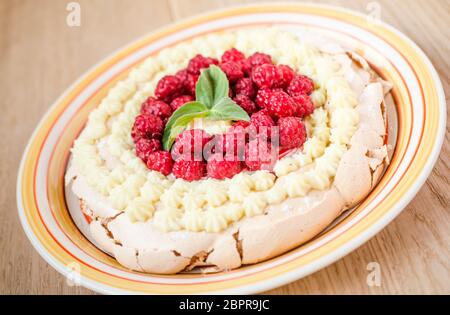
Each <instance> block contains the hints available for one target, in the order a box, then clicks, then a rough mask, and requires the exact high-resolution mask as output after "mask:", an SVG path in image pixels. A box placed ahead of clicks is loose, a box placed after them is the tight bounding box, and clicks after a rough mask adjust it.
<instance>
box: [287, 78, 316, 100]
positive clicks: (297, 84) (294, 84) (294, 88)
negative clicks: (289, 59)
mask: <svg viewBox="0 0 450 315" xmlns="http://www.w3.org/2000/svg"><path fill="white" fill-rule="evenodd" d="M313 89H314V83H313V81H312V80H311V79H310V78H308V77H307V76H305V75H298V76H296V77H294V78H293V79H292V81H291V83H290V84H289V86H288V88H287V92H288V93H289V94H290V95H291V96H298V95H300V94H310V93H311V92H312V91H313Z"/></svg>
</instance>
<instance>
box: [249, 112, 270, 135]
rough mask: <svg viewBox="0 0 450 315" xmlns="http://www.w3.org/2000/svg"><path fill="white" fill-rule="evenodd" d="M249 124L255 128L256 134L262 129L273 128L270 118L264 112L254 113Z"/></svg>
mask: <svg viewBox="0 0 450 315" xmlns="http://www.w3.org/2000/svg"><path fill="white" fill-rule="evenodd" d="M250 124H251V126H253V127H254V128H256V131H257V132H259V131H261V130H262V129H263V128H266V129H270V128H271V127H272V126H275V122H274V121H273V119H272V117H270V115H269V114H267V112H265V111H264V110H260V111H259V112H256V113H254V114H253V115H252V116H251V117H250Z"/></svg>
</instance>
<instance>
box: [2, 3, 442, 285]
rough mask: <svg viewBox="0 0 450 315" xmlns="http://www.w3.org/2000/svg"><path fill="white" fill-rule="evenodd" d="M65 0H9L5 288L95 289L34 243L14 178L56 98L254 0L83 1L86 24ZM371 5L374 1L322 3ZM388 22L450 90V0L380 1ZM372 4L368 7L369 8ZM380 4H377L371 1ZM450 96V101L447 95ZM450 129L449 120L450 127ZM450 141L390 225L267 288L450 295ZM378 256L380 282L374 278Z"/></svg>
mask: <svg viewBox="0 0 450 315" xmlns="http://www.w3.org/2000/svg"><path fill="white" fill-rule="evenodd" d="M69 2H70V1H61V0H40V1H34V0H23V1H20V0H3V1H0V109H1V112H0V161H1V164H0V183H1V185H0V293H3V294H5V293H21V294H30V293H34V294H90V293H92V292H91V291H90V290H87V289H84V288H81V287H70V286H68V285H67V284H66V280H65V278H64V277H63V276H61V275H60V274H59V273H58V272H56V271H55V270H54V269H53V268H51V267H50V266H49V265H48V264H47V263H46V262H45V261H44V260H43V259H42V258H41V257H40V256H39V255H38V253H37V252H36V251H35V250H34V249H33V248H32V246H31V244H30V242H29V241H28V239H27V238H26V236H25V234H24V232H23V230H22V228H21V225H20V222H19V218H18V215H17V209H16V197H15V179H16V174H17V169H18V165H19V160H20V157H21V155H22V152H23V150H24V147H25V144H26V142H27V140H28V138H29V137H30V135H31V132H32V131H33V129H34V128H35V126H36V124H37V123H38V121H39V119H40V118H41V117H42V115H43V114H44V112H45V111H46V110H47V109H48V107H49V106H50V104H52V103H53V101H54V100H55V99H56V98H57V97H58V96H59V94H60V93H62V91H64V90H65V89H66V88H67V86H68V85H69V84H71V83H72V82H73V81H74V80H75V79H77V78H78V77H79V76H80V75H81V74H82V73H83V72H84V71H86V70H87V69H88V68H89V67H90V66H92V65H93V64H94V63H96V62H97V61H98V60H100V59H101V58H103V57H105V56H106V55H107V54H109V53H110V52H111V51H113V50H115V49H117V48H119V47H121V46H122V45H124V44H126V43H128V42H130V41H131V40H133V39H135V38H136V37H138V36H141V35H143V34H146V33H148V32H150V31H152V30H154V29H155V28H157V27H160V26H163V25H166V24H168V23H171V22H173V21H177V20H179V19H181V18H185V17H188V16H191V15H194V14H198V13H201V12H204V11H207V10H211V9H217V8H223V7H226V6H229V5H235V4H239V3H242V2H247V1H232V0H227V1H225V0H223V1H220V0H216V1H213V0H194V1H192V0H190V1H186V0H171V1H160V0H155V1H150V0H133V1H132V2H131V1H121V0H79V1H78V3H79V4H80V5H81V27H73V28H71V27H68V26H67V25H66V17H67V14H68V12H67V11H66V5H67V3H69ZM320 2H325V3H330V4H337V5H342V6H344V7H348V8H351V9H355V10H358V11H361V12H366V13H367V12H371V11H370V10H373V5H374V4H373V3H372V4H369V1H365V0H349V1H344V0H340V1H339V0H335V1H320ZM377 4H379V5H380V7H379V8H380V9H381V18H382V20H384V21H386V22H388V23H390V24H392V25H393V26H394V27H397V28H398V29H400V30H401V31H403V32H404V33H405V34H406V35H408V36H409V37H410V38H412V39H413V40H414V41H415V42H416V43H417V44H418V45H419V46H420V47H421V48H422V49H423V50H424V51H425V52H426V54H427V55H428V56H429V57H430V59H431V61H432V62H433V64H434V65H435V67H436V68H437V70H438V72H439V74H440V76H441V80H442V83H443V84H444V89H445V91H446V94H447V101H448V96H449V95H450V87H449V73H450V61H449V58H448V56H449V54H450V46H449V43H450V32H449V28H450V23H449V21H450V1H448V0H435V1H425V0H422V1H413V0H401V1H400V0H398V1H387V0H386V1H378V2H376V3H375V6H377ZM368 5H369V6H368ZM371 5H372V7H371ZM447 104H448V102H447ZM447 131H448V128H447ZM449 167H450V141H449V137H448V133H447V137H446V140H445V143H444V147H443V150H442V153H441V155H440V158H439V160H438V162H437V164H436V167H435V169H434V170H433V173H432V175H431V176H430V177H429V179H428V180H427V182H426V184H425V185H424V186H423V188H422V189H421V190H420V192H419V193H418V194H417V196H416V197H415V198H414V200H413V201H412V202H411V203H410V204H409V205H408V206H407V207H406V209H405V210H404V211H403V212H402V213H401V214H400V215H399V216H398V217H397V218H396V219H395V220H394V221H393V222H392V223H391V224H389V226H387V227H386V228H385V229H384V230H383V231H382V232H381V233H379V234H378V235H377V236H375V237H374V238H372V239H371V240H370V241H369V242H367V243H366V244H364V245H363V246H361V247H360V248H359V249H357V250H355V251H354V252H353V253H351V254H349V255H347V256H346V257H345V258H343V259H341V260H339V261H338V262H336V263H334V264H333V265H331V266H329V267H327V268H325V269H323V270H321V271H319V272H316V273H315V274H313V275H310V276H308V277H306V278H304V279H302V280H299V281H296V282H293V283H291V284H289V285H286V286H284V287H281V288H277V289H274V290H272V291H270V292H268V293H272V294H309V293H325V294H333V293H341V294H352V293H353V294H358V293H365V294H367V293H369V294H372V293H374V294H378V293H387V294H399V293H406V294H413V293H417V294H420V293H425V294H430V293H437V294H443V293H447V294H448V293H450V250H449V244H450V232H449V230H450V215H449V210H450V206H449V205H450V200H449V199H450V194H449V192H450V183H449V177H450V170H449ZM369 262H378V263H379V264H380V267H381V286H379V287H377V286H375V287H370V286H368V285H367V284H366V277H367V275H368V271H367V270H366V267H367V264H368V263H369Z"/></svg>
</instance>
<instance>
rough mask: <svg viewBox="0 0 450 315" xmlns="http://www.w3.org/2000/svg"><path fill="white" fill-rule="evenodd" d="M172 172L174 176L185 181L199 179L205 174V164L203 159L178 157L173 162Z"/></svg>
mask: <svg viewBox="0 0 450 315" xmlns="http://www.w3.org/2000/svg"><path fill="white" fill-rule="evenodd" d="M172 173H173V175H174V176H175V177H176V178H182V179H184V180H187V181H194V180H199V179H201V178H202V177H203V176H205V173H206V164H205V162H203V161H190V160H184V159H179V160H177V161H175V163H174V164H173V168H172Z"/></svg>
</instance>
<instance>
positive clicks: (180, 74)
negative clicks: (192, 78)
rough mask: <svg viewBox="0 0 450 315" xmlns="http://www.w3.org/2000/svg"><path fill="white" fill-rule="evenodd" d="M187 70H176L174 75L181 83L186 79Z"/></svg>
mask: <svg viewBox="0 0 450 315" xmlns="http://www.w3.org/2000/svg"><path fill="white" fill-rule="evenodd" d="M188 73H189V72H188V71H187V69H182V70H180V71H178V72H177V73H175V76H176V77H177V78H178V80H180V81H181V82H182V83H184V81H186V79H187V76H188Z"/></svg>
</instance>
